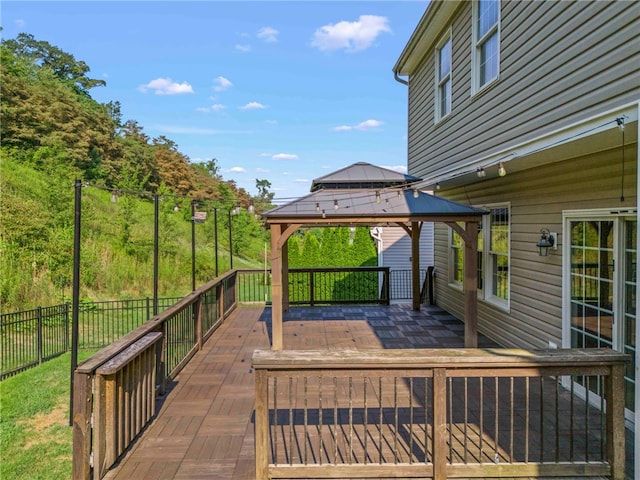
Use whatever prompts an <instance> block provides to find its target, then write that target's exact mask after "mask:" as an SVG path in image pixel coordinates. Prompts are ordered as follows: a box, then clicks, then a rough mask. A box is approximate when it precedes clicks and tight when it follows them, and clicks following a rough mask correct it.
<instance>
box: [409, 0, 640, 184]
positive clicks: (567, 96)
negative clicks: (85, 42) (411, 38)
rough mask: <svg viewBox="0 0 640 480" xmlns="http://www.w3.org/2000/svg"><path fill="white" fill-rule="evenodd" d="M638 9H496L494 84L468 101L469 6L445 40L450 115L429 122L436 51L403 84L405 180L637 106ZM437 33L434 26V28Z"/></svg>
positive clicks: (518, 5)
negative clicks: (498, 11)
mask: <svg viewBox="0 0 640 480" xmlns="http://www.w3.org/2000/svg"><path fill="white" fill-rule="evenodd" d="M639 22H640V2H632V1H628V2H627V1H601V2H597V1H596V2H573V1H561V2H556V1H544V2H542V1H540V2H523V1H502V2H501V32H500V74H499V79H498V81H496V82H494V83H493V84H492V85H491V86H489V87H488V88H486V89H484V90H482V91H481V92H479V93H477V94H475V95H472V92H471V83H472V82H471V51H472V45H471V28H472V26H471V3H470V2H468V3H466V4H465V5H464V6H462V7H461V8H459V9H458V10H457V12H456V17H455V18H454V19H453V21H452V23H451V24H449V25H441V26H437V28H442V33H444V32H445V31H446V30H447V29H449V28H451V31H452V47H453V54H452V63H453V69H452V112H451V114H450V115H449V116H447V117H446V118H444V119H443V120H442V121H440V122H438V123H435V122H434V108H435V107H434V95H435V86H434V85H435V83H434V82H435V71H434V62H435V54H434V51H433V50H432V51H430V52H427V53H426V54H425V56H424V59H423V61H422V63H421V66H420V67H419V68H418V70H417V71H416V72H415V73H414V74H412V75H410V77H409V147H408V155H409V161H408V164H409V172H410V173H411V174H412V175H416V176H419V177H423V178H429V177H430V176H436V175H438V174H441V173H443V172H446V171H448V170H450V169H451V168H454V167H455V166H456V164H457V163H458V162H462V161H468V160H473V159H476V158H481V157H482V156H484V155H487V154H490V153H494V152H497V151H502V150H504V149H506V148H508V147H509V146H511V145H515V144H517V143H521V142H525V141H527V140H531V139H534V138H537V137H540V136H541V135H544V134H546V133H550V132H553V131H554V130H557V129H559V128H560V127H563V126H566V125H568V124H571V123H574V122H578V121H580V120H583V119H585V118H589V117H591V116H593V115H595V114H597V113H600V112H603V111H607V110H610V109H614V108H617V107H619V106H622V105H626V104H629V103H631V102H634V101H636V100H637V99H638V98H639V97H640V82H638V78H640V29H638V28H637V25H638V23H639ZM434 28H436V26H434Z"/></svg>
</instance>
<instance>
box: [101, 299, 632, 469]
mask: <svg viewBox="0 0 640 480" xmlns="http://www.w3.org/2000/svg"><path fill="white" fill-rule="evenodd" d="M463 337H464V326H463V325H462V323H461V322H459V321H457V320H455V319H454V318H453V317H451V316H450V315H449V314H447V313H446V312H444V311H442V310H440V309H438V308H436V307H423V309H422V311H421V312H414V311H413V310H412V309H411V306H410V305H392V306H389V307H379V306H371V307H369V306H364V307H342V308H341V307H315V308H306V307H305V308H297V307H295V308H292V309H291V311H290V312H288V313H287V314H286V315H285V317H284V346H285V348H286V349H317V348H329V349H344V348H350V349H353V348H356V349H372V348H375V349H379V348H438V347H462V346H463V344H464V338H463ZM270 338H271V311H270V309H269V308H264V307H242V308H239V309H237V310H236V311H235V312H234V313H233V314H232V315H231V317H229V319H228V320H227V321H226V322H225V323H224V324H223V325H222V326H221V327H220V328H219V329H218V330H217V331H216V332H215V333H214V335H213V336H212V337H211V338H210V339H209V340H208V341H207V343H206V344H205V345H204V348H203V350H202V351H200V352H198V354H197V355H196V356H195V357H194V358H193V359H192V360H191V361H190V362H189V364H188V365H187V366H186V367H185V369H184V370H183V371H182V372H181V373H180V375H179V376H178V377H177V379H176V381H175V383H174V385H173V387H172V388H171V389H170V390H169V391H168V393H167V394H166V395H165V396H164V397H163V398H161V399H159V400H158V414H157V417H156V418H155V420H154V421H153V422H152V423H151V424H150V425H149V426H148V428H146V429H145V431H143V433H142V434H141V436H140V438H138V440H137V441H136V442H135V443H134V444H133V446H132V447H131V448H130V449H129V451H127V452H126V453H125V454H124V455H123V456H122V458H121V460H120V461H119V463H117V464H116V465H115V466H114V467H113V468H112V469H111V470H110V471H109V472H108V474H107V476H106V477H105V478H107V479H119V480H120V479H126V480H130V479H145V480H146V479H149V480H153V479H199V478H207V479H225V480H250V479H253V478H255V456H254V423H253V413H254V394H255V390H254V388H255V387H254V377H253V371H252V368H251V358H252V355H253V352H254V350H256V349H266V348H269V346H270ZM478 343H479V347H480V348H482V347H491V346H495V345H494V344H492V342H490V341H489V340H487V339H486V338H484V337H480V338H479V341H478ZM628 438H629V439H630V438H631V435H628ZM627 451H628V452H629V453H628V457H630V453H631V452H632V448H627ZM627 463H628V464H629V465H632V463H631V460H630V459H629V458H628V460H627ZM629 472H630V474H629V475H630V476H628V478H633V473H632V472H631V470H629Z"/></svg>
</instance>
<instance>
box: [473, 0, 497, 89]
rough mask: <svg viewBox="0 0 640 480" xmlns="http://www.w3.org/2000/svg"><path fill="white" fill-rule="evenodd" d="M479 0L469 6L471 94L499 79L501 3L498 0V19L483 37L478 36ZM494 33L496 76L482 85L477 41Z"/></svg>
mask: <svg viewBox="0 0 640 480" xmlns="http://www.w3.org/2000/svg"><path fill="white" fill-rule="evenodd" d="M479 3H480V2H479V1H478V0H474V1H473V3H472V6H471V10H472V15H471V18H472V20H471V96H472V97H473V96H474V95H477V94H479V93H481V92H484V91H485V90H486V89H487V88H489V87H490V86H491V85H493V84H494V83H496V82H497V81H498V80H499V79H500V32H501V30H502V27H501V22H502V15H501V13H502V8H501V7H502V5H501V0H498V21H497V22H496V24H495V26H494V27H493V28H491V30H489V31H488V32H487V33H486V34H485V36H484V37H483V38H478V7H479ZM494 33H497V34H498V71H497V73H496V76H495V77H494V78H492V79H491V80H489V81H488V82H486V83H485V84H484V85H480V61H481V56H480V51H479V48H478V42H480V41H481V40H483V39H484V40H486V39H488V38H489V37H490V36H491V35H493V34H494Z"/></svg>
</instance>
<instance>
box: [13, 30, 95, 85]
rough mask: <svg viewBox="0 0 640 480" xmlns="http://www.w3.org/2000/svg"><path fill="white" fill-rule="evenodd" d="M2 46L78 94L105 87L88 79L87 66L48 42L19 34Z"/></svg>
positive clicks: (92, 79)
mask: <svg viewBox="0 0 640 480" xmlns="http://www.w3.org/2000/svg"><path fill="white" fill-rule="evenodd" d="M3 44H4V45H5V46H6V47H7V48H8V49H9V50H10V51H11V52H13V53H14V54H15V55H16V56H19V57H23V58H27V59H29V60H30V61H31V62H33V63H34V65H38V66H40V67H44V68H47V69H49V70H51V72H53V74H54V75H55V76H56V77H57V78H59V79H60V80H62V81H64V82H67V83H70V84H71V85H73V86H74V87H75V88H76V89H77V91H78V92H81V93H83V94H85V95H88V93H89V90H90V89H92V88H94V87H99V86H105V85H106V84H107V83H106V82H105V81H104V80H97V79H94V78H89V77H88V76H87V74H88V73H89V71H90V68H89V66H88V65H87V64H86V63H85V62H83V61H81V60H76V59H75V58H74V56H73V55H71V54H70V53H67V52H63V51H62V50H60V49H59V48H58V47H54V46H53V45H51V44H50V43H49V42H45V41H42V40H36V39H35V38H34V37H33V35H31V34H27V33H20V34H18V36H17V37H16V38H15V39H13V40H5V41H3Z"/></svg>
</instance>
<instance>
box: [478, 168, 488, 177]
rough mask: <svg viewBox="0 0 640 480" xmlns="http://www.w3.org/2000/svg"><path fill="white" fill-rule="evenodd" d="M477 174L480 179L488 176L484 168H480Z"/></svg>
mask: <svg viewBox="0 0 640 480" xmlns="http://www.w3.org/2000/svg"><path fill="white" fill-rule="evenodd" d="M476 174H477V175H478V178H483V177H485V176H486V175H487V172H485V171H484V168H482V167H480V168H478V169H477V170H476Z"/></svg>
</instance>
